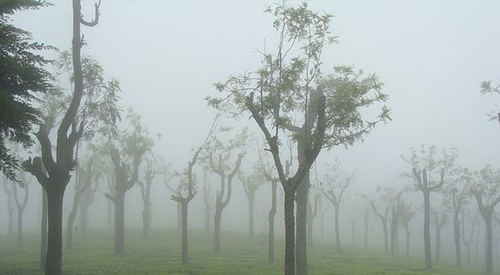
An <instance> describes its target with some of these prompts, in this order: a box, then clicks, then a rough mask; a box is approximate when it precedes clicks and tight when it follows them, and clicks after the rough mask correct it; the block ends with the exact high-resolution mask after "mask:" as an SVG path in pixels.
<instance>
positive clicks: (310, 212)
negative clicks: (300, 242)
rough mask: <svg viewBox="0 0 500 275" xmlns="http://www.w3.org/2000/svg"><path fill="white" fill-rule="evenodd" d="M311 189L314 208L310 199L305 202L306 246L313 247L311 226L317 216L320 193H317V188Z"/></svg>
mask: <svg viewBox="0 0 500 275" xmlns="http://www.w3.org/2000/svg"><path fill="white" fill-rule="evenodd" d="M312 189H313V191H314V192H313V194H312V197H313V198H314V206H313V204H312V203H311V200H310V198H309V199H308V200H307V201H308V202H307V244H309V245H310V246H312V245H313V225H314V218H316V216H317V215H318V203H319V201H320V200H321V192H320V191H319V189H318V188H314V187H313V188H312Z"/></svg>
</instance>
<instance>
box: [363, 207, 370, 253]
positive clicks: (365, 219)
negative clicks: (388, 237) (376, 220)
mask: <svg viewBox="0 0 500 275" xmlns="http://www.w3.org/2000/svg"><path fill="white" fill-rule="evenodd" d="M368 211H369V210H368V208H367V209H365V216H364V219H363V221H364V223H365V249H368V223H369V222H370V219H369V216H368Z"/></svg>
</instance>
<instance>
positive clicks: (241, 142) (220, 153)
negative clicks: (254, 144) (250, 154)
mask: <svg viewBox="0 0 500 275" xmlns="http://www.w3.org/2000/svg"><path fill="white" fill-rule="evenodd" d="M246 140H247V132H246V130H244V131H243V132H242V133H241V134H240V135H238V136H237V137H235V138H234V139H232V140H231V141H230V142H229V143H228V145H227V146H224V145H223V144H222V142H221V141H219V140H218V139H216V138H215V137H212V141H211V146H210V148H207V149H208V150H209V152H208V164H209V167H210V170H211V171H212V172H213V173H215V174H217V175H218V176H219V177H220V189H219V190H218V191H217V193H216V196H215V214H214V251H215V253H220V226H221V220H222V211H223V210H224V208H226V207H227V205H228V204H229V201H230V200H231V193H232V184H233V179H234V177H235V176H236V174H237V173H238V171H239V169H240V166H241V161H242V160H243V157H244V156H245V152H244V147H245V145H246ZM235 150H239V151H240V152H239V153H238V158H237V159H236V161H235V162H234V164H233V165H230V164H229V162H230V158H231V155H233V151H235ZM214 155H216V157H217V158H216V159H215V160H214ZM226 182H227V184H226Z"/></svg>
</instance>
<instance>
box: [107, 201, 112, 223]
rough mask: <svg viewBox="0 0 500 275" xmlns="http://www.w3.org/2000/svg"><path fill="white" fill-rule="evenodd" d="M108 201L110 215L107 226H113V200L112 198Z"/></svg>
mask: <svg viewBox="0 0 500 275" xmlns="http://www.w3.org/2000/svg"><path fill="white" fill-rule="evenodd" d="M106 201H107V206H108V215H107V223H106V227H107V228H111V227H113V218H112V217H113V202H112V201H110V200H106Z"/></svg>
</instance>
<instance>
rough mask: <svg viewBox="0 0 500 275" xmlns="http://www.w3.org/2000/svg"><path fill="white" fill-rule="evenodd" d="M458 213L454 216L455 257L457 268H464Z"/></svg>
mask: <svg viewBox="0 0 500 275" xmlns="http://www.w3.org/2000/svg"><path fill="white" fill-rule="evenodd" d="M458 214H459V213H458V212H457V211H455V215H454V216H453V236H454V239H455V256H456V260H457V267H458V268H461V267H462V254H461V250H460V239H461V236H460V221H459V220H458Z"/></svg>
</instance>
